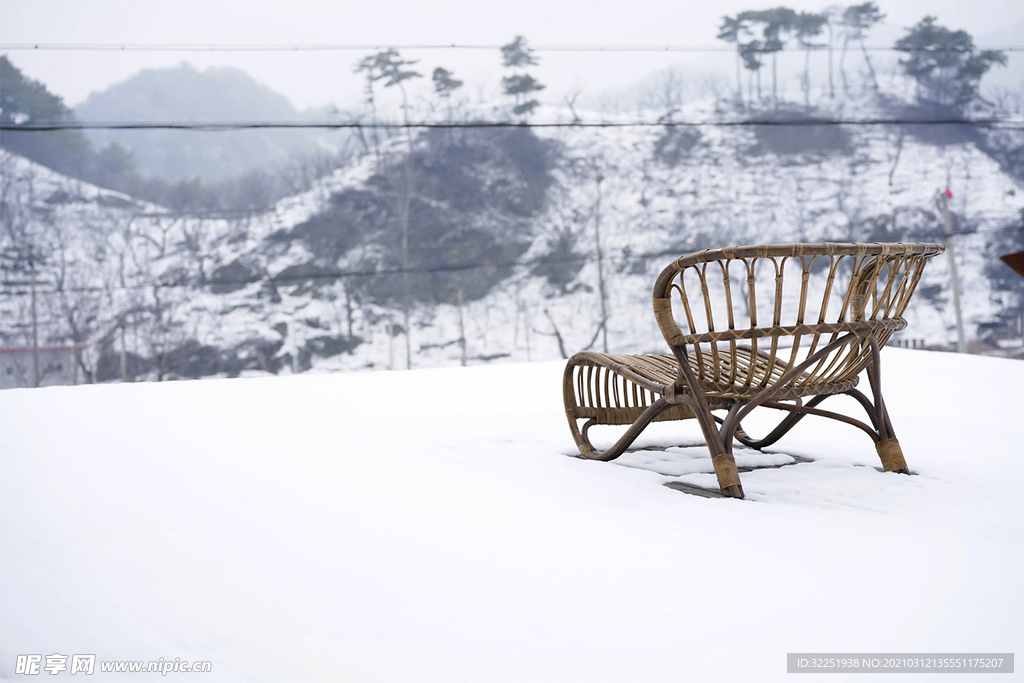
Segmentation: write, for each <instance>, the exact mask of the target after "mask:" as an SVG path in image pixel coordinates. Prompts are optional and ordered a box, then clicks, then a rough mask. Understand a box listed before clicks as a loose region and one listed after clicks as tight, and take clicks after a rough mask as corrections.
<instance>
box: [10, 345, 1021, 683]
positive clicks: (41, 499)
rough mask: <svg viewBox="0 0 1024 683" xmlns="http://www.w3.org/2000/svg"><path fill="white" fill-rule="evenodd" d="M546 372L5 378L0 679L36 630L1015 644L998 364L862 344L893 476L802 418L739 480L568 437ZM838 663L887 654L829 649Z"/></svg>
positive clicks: (490, 674) (356, 664)
mask: <svg viewBox="0 0 1024 683" xmlns="http://www.w3.org/2000/svg"><path fill="white" fill-rule="evenodd" d="M561 371H562V364H561V363H537V364H509V365H500V366H489V367H473V368H466V369H446V370H419V371H412V372H400V373H389V372H380V373H356V374H312V375H303V376H287V377H265V378H248V379H234V380H208V381H199V382H173V383H144V384H121V385H94V386H79V387H53V388H46V389H36V390H31V389H25V390H11V391H5V392H3V393H2V394H0V453H2V456H0V467H2V472H0V511H2V517H0V522H2V537H0V547H2V549H3V552H2V556H0V569H2V574H0V581H2V591H3V600H2V605H0V635H2V638H0V648H2V652H0V667H2V668H0V677H3V678H8V677H10V678H23V677H20V676H16V674H15V673H14V671H15V660H16V656H17V655H18V654H41V655H43V656H44V657H45V656H46V655H50V654H53V653H60V654H65V655H73V654H95V655H96V656H97V661H98V662H99V661H110V660H145V661H151V660H157V659H158V658H161V657H162V658H163V659H164V660H174V659H175V658H180V659H182V660H187V661H196V660H201V661H209V662H211V663H212V672H211V673H207V674H195V675H193V674H183V673H176V674H175V673H172V674H169V676H170V678H173V679H175V680H183V681H184V680H204V681H212V680H217V681H233V680H234V681H307V680H308V681H460V680H465V681H531V682H534V681H587V682H596V681H709V680H723V681H771V680H781V679H786V678H788V675H787V674H786V653H787V652H920V653H925V652H939V653H941V652H951V653H952V652H1013V651H1014V650H1015V649H1017V650H1019V646H1020V643H1022V642H1024V622H1022V620H1021V618H1020V615H1021V614H1022V613H1024V588H1022V586H1021V582H1020V577H1021V576H1022V575H1024V497H1022V496H1021V490H1022V487H1024V463H1022V458H1021V456H1022V455H1024V423H1022V421H1021V420H1020V416H1021V415H1022V414H1024V395H1022V394H1021V387H1022V386H1024V363H1022V362H1020V361H1011V360H1003V359H994V358H984V357H977V356H956V355H952V354H939V353H932V352H925V351H911V350H903V349H887V350H885V351H884V352H883V381H884V383H885V395H886V398H887V401H888V405H889V408H890V412H891V414H892V416H893V420H894V423H895V427H896V431H897V433H898V434H899V436H900V439H901V442H902V444H903V447H904V452H905V454H906V456H907V460H908V462H909V463H910V467H911V469H912V470H913V471H914V472H915V475H916V476H911V477H907V476H902V475H896V474H884V473H882V472H879V471H878V470H877V469H875V467H876V466H877V465H878V463H877V459H876V456H875V453H874V448H872V445H871V443H870V441H869V440H868V439H867V438H866V437H863V436H861V435H859V434H860V433H859V432H858V431H857V430H855V429H853V428H850V427H846V426H844V425H839V424H837V423H833V422H831V421H819V422H815V421H814V418H811V419H808V420H805V421H804V422H803V423H801V425H800V426H799V427H798V428H797V429H796V430H794V432H792V433H791V435H790V436H788V437H787V438H786V439H784V440H783V441H781V442H780V443H779V444H778V445H777V446H776V447H775V448H773V449H771V450H772V455H771V456H770V457H763V456H757V455H754V454H750V453H742V452H741V458H744V457H745V458H749V459H751V460H752V461H757V460H758V459H759V458H760V459H762V460H763V461H764V462H769V461H771V462H783V461H787V460H790V458H788V457H787V456H788V455H795V456H802V457H803V458H809V459H811V462H803V461H800V462H799V464H792V465H788V466H784V467H779V468H774V469H760V470H754V471H752V472H748V473H745V474H742V475H741V477H742V479H743V484H744V489H745V490H746V492H747V496H748V497H747V499H746V500H742V501H737V500H729V499H707V498H701V497H698V496H694V495H688V494H686V493H682V492H679V491H676V490H673V489H670V488H668V487H666V486H663V485H662V484H664V483H665V482H668V481H672V480H673V479H675V478H676V477H675V476H674V475H680V476H681V479H682V480H683V481H687V482H690V483H696V484H699V485H713V484H711V482H712V481H713V475H711V474H708V472H710V462H709V461H708V459H707V453H706V451H705V450H703V449H701V448H695V446H697V445H699V444H700V443H701V441H700V437H699V432H698V430H697V427H696V426H695V425H693V424H682V423H675V424H658V425H654V427H657V428H658V429H656V430H652V431H651V432H650V434H649V435H647V436H645V437H644V441H643V442H642V443H641V444H640V445H641V446H642V447H646V448H650V447H651V446H660V447H664V446H673V445H681V446H683V448H679V449H669V450H647V451H644V452H638V453H633V454H629V455H627V456H624V457H623V458H622V459H620V460H619V461H616V462H613V463H598V462H589V461H583V460H579V459H575V458H572V457H569V456H571V455H572V454H573V452H574V445H573V442H572V439H571V438H570V436H569V432H568V430H567V428H566V424H565V418H564V412H563V407H562V404H561V397H560V395H559V391H560V375H561ZM839 401H841V399H840V400H837V405H839ZM607 436H610V435H607ZM741 464H742V463H741ZM666 473H669V474H666ZM44 663H45V659H44ZM59 675H60V676H67V675H69V674H68V672H66V671H65V672H63V673H61V674H59ZM94 676H95V678H96V679H103V678H104V674H101V673H100V672H99V670H98V664H97V672H96V674H94ZM42 677H45V678H49V676H48V675H47V674H46V673H45V672H44V673H43V674H42ZM136 677H137V678H144V679H146V680H150V679H152V678H153V674H138V675H137V676H136ZM25 678H30V679H34V678H35V677H25ZM106 678H109V679H110V680H132V676H131V674H125V673H111V674H106ZM929 678H941V680H949V676H948V675H947V676H945V677H942V676H938V675H935V676H932V677H929V676H928V675H918V676H916V677H915V678H914V680H915V681H920V680H927V679H929ZM954 678H956V679H957V680H962V677H957V676H954ZM1004 678H1005V676H1004V677H1000V678H997V677H993V680H1003V679H1004ZM860 679H865V680H871V681H879V680H889V677H886V676H880V675H875V674H872V675H868V674H864V675H860V676H859V677H858V676H845V677H844V676H843V675H832V676H830V677H829V680H830V681H831V680H835V681H842V680H860Z"/></svg>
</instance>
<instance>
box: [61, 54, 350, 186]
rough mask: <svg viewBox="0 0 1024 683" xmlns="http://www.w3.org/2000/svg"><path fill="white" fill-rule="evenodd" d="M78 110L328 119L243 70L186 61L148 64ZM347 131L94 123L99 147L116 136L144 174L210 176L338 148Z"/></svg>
mask: <svg viewBox="0 0 1024 683" xmlns="http://www.w3.org/2000/svg"><path fill="white" fill-rule="evenodd" d="M74 113H75V115H76V116H77V117H78V119H79V120H81V121H87V122H129V121H131V122H136V121H138V122H168V121H174V122H211V121H213V122H225V121H240V122H246V121H273V122H288V121H300V120H324V119H325V118H328V114H327V112H326V111H320V110H307V111H302V112H300V111H298V110H296V109H295V107H293V106H292V104H291V103H290V102H289V101H288V99H287V98H286V97H285V96H283V95H281V94H279V93H276V92H274V91H273V90H271V89H270V88H268V87H267V86H265V85H262V84H260V83H259V82H257V81H256V80H255V79H253V78H252V77H251V76H250V75H248V74H247V73H245V72H244V71H242V70H240V69H235V68H230V67H211V68H208V69H206V70H205V71H198V70H197V69H196V68H195V67H193V66H191V65H190V64H187V63H184V62H183V63H182V64H180V65H179V66H177V67H173V68H167V69H145V70H143V71H140V72H139V73H137V74H136V75H134V76H132V77H131V78H129V79H128V80H126V81H124V82H122V83H118V84H116V85H112V86H111V87H109V88H107V89H106V90H103V91H101V92H93V93H92V94H90V95H89V97H88V98H87V99H86V100H85V101H84V102H82V103H81V104H79V105H77V106H76V107H74ZM346 135H347V134H346V133H332V132H326V131H320V130H247V131H232V132H228V133H201V134H196V133H192V132H188V131H174V130H146V131H125V130H94V131H89V132H88V136H89V138H90V139H91V140H92V141H93V143H94V146H95V147H96V148H97V149H99V148H102V147H105V146H106V145H107V144H109V143H111V142H116V143H118V144H120V145H121V146H122V147H124V148H125V149H128V150H130V151H131V153H132V155H133V157H134V159H135V162H136V165H137V170H138V171H139V172H140V173H142V174H143V175H148V176H159V177H162V178H164V179H166V180H169V181H176V180H186V179H190V178H200V179H202V180H203V181H204V182H206V183H210V182H216V181H220V180H224V179H226V178H229V177H232V176H238V175H241V174H243V173H246V172H248V171H252V170H255V169H265V168H267V167H268V166H272V165H274V164H275V163H280V162H283V161H286V160H287V159H289V158H290V157H292V156H295V155H307V154H311V153H313V152H316V151H317V150H322V149H327V150H329V151H335V150H336V149H337V147H338V146H339V145H340V144H342V142H343V141H344V138H345V136H346Z"/></svg>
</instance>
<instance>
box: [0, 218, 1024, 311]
mask: <svg viewBox="0 0 1024 683" xmlns="http://www.w3.org/2000/svg"><path fill="white" fill-rule="evenodd" d="M1022 230H1024V226H1010V227H1004V228H992V229H988V230H961V231H957V232H955V233H953V234H954V235H956V236H964V235H976V234H994V233H1002V232H1015V231H1022ZM942 236H943V233H942V232H913V233H907V234H906V235H905V237H906V238H915V239H936V238H940V237H942ZM678 255H679V253H678V251H670V250H661V251H656V252H645V253H642V254H631V255H629V256H604V257H603V259H604V260H605V261H614V262H618V263H626V262H631V261H646V260H650V259H656V258H666V257H674V256H678ZM596 262H597V257H596V256H590V255H585V256H573V257H566V258H551V257H540V258H535V259H531V260H528V261H506V262H502V263H494V262H479V261H478V262H472V263H460V264H455V265H448V266H424V267H419V268H404V269H403V268H385V269H381V270H332V271H328V272H320V273H310V274H305V275H293V276H287V277H280V276H269V275H268V276H262V277H253V278H245V279H218V278H206V279H205V280H193V279H178V280H174V281H171V282H159V281H157V282H146V283H141V284H134V285H111V286H90V287H60V288H57V289H53V290H44V291H37V295H43V294H46V295H50V294H81V293H90V292H92V293H102V292H114V291H139V290H144V289H151V288H157V289H181V288H186V287H193V288H194V287H206V286H213V285H242V286H245V285H251V284H256V283H268V284H273V285H275V286H287V285H289V284H296V283H301V282H308V281H311V280H343V279H347V278H356V277H379V276H393V275H401V274H403V273H409V274H421V275H422V274H437V273H457V272H465V271H468V270H477V269H482V268H517V267H522V268H530V267H535V266H540V265H566V264H573V263H580V264H586V263H596ZM4 284H6V283H4V282H2V281H0V285H4ZM0 294H6V295H7V296H27V295H28V294H27V293H25V292H0Z"/></svg>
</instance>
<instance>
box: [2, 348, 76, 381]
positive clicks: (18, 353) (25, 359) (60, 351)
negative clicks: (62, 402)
mask: <svg viewBox="0 0 1024 683" xmlns="http://www.w3.org/2000/svg"><path fill="white" fill-rule="evenodd" d="M84 348H86V347H85V344H76V345H74V346H40V347H39V386H41V387H49V386H56V385H61V384H78V357H79V354H81V353H82V349H84ZM33 368H34V363H33V361H32V347H31V346H16V347H0V389H17V388H19V387H32V386H35V377H34V376H33V375H34V371H33Z"/></svg>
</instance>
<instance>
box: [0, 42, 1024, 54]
mask: <svg viewBox="0 0 1024 683" xmlns="http://www.w3.org/2000/svg"><path fill="white" fill-rule="evenodd" d="M501 48H502V46H501V45H474V44H460V43H445V44H440V43H427V44H410V45H383V44H377V45H374V44H345V43H315V44H299V43H292V44H260V43H248V44H246V43H234V44H233V43H153V44H145V43H3V44H0V50H28V51H44V50H45V51H86V52H367V51H370V52H374V51H381V50H487V51H497V50H500V49H501ZM807 49H810V50H812V51H824V50H827V49H829V48H828V46H827V45H814V46H811V47H810V48H806V47H802V46H800V47H797V46H794V47H783V48H781V49H780V50H767V49H758V48H756V47H745V51H747V52H759V53H770V52H804V51H805V50H807ZM833 49H838V48H833ZM863 49H864V50H868V51H872V52H973V51H975V50H979V51H980V50H999V51H1003V52H1020V51H1024V46H1021V45H1002V46H998V45H996V46H973V47H970V48H966V47H958V46H950V47H920V48H909V49H906V48H904V49H898V48H896V47H893V46H887V45H867V46H865V47H864V48H863ZM530 50H531V51H533V52H736V48H735V47H732V46H728V45H570V44H548V45H532V46H530Z"/></svg>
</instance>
